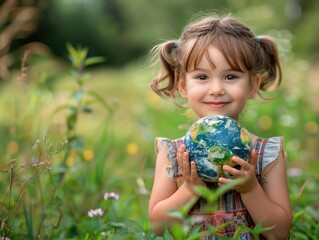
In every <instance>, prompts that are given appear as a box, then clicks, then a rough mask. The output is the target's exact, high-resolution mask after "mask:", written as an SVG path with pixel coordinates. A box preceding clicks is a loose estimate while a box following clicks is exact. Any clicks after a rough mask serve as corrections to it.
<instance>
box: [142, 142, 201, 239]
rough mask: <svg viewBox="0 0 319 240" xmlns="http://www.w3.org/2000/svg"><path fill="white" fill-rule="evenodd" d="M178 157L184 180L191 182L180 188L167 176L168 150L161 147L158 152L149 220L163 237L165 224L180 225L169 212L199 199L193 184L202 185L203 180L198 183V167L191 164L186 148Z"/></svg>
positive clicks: (155, 230)
mask: <svg viewBox="0 0 319 240" xmlns="http://www.w3.org/2000/svg"><path fill="white" fill-rule="evenodd" d="M177 155H178V156H177V158H178V159H179V160H180V161H178V162H179V166H181V165H182V169H183V175H184V178H185V177H186V179H190V181H185V182H184V184H183V185H182V186H181V187H180V188H177V185H176V183H175V182H173V181H172V180H171V179H169V177H168V176H167V172H166V168H167V166H169V165H170V162H169V160H168V159H167V150H166V149H165V148H164V147H160V148H159V150H158V154H157V159H156V166H155V176H154V183H153V189H152V193H151V198H150V202H149V209H148V214H149V219H150V221H151V224H152V227H153V230H154V232H155V233H156V234H157V235H162V233H163V227H164V226H165V224H167V223H172V222H174V223H178V220H177V219H176V218H174V217H172V216H169V215H168V214H167V212H168V211H170V210H176V209H178V208H179V207H181V206H184V205H185V204H187V203H189V202H190V201H191V200H192V199H196V198H198V196H197V195H196V194H195V192H194V191H193V190H192V184H193V183H197V182H199V183H201V180H200V181H198V179H199V177H198V175H197V171H196V166H195V164H189V161H188V155H187V153H186V152H185V148H184V146H183V147H182V148H181V149H180V150H179V151H178V154H177ZM180 164H181V165H180ZM192 182H193V183H192Z"/></svg>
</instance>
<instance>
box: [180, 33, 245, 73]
mask: <svg viewBox="0 0 319 240" xmlns="http://www.w3.org/2000/svg"><path fill="white" fill-rule="evenodd" d="M184 46H185V48H184V52H182V53H181V62H182V65H183V66H184V69H185V70H186V72H188V71H190V70H192V69H195V68H197V67H198V65H199V64H200V62H201V61H202V60H203V59H204V58H206V59H207V60H208V62H209V64H210V65H211V67H212V68H215V66H216V65H215V63H214V61H215V60H214V59H215V56H214V53H216V51H217V52H218V53H220V56H222V57H223V58H224V59H225V60H226V62H227V63H228V65H229V66H230V68H232V69H234V70H239V71H247V69H250V66H248V65H249V63H248V62H250V61H248V62H247V56H248V54H247V53H245V52H244V51H243V50H242V49H240V44H238V42H234V41H233V42H232V44H230V42H229V40H226V41H223V39H219V38H216V39H211V40H210V41H208V39H197V40H191V41H189V42H187V43H185V45H184ZM212 49H214V50H215V51H212Z"/></svg>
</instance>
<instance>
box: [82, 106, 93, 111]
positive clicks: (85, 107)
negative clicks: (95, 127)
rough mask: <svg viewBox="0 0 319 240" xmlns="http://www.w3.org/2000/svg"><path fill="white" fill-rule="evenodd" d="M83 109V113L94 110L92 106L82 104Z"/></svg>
mask: <svg viewBox="0 0 319 240" xmlns="http://www.w3.org/2000/svg"><path fill="white" fill-rule="evenodd" d="M81 111H82V112H83V113H92V112H93V110H92V108H90V107H88V106H82V107H81Z"/></svg>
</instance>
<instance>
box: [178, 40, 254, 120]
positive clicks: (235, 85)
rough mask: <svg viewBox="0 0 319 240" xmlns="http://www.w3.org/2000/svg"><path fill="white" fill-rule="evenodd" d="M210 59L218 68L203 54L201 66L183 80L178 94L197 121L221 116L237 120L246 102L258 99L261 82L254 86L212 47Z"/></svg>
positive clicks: (247, 77)
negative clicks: (207, 117) (209, 116)
mask: <svg viewBox="0 0 319 240" xmlns="http://www.w3.org/2000/svg"><path fill="white" fill-rule="evenodd" d="M209 55H210V59H211V60H212V61H213V63H214V65H215V68H213V67H212V64H210V62H209V60H208V59H207V57H206V56H205V54H204V55H203V58H202V60H201V61H200V63H199V64H198V66H197V67H196V68H195V69H192V70H190V71H189V72H186V74H185V75H184V78H183V79H180V82H179V86H178V89H179V92H180V94H181V96H182V97H183V98H186V99H188V104H189V106H190V108H191V109H192V111H193V112H194V113H195V114H196V115H197V116H198V117H204V116H208V115H213V114H220V115H225V116H228V117H232V118H234V119H236V120H238V118H239V115H240V113H241V111H242V110H243V108H244V107H245V104H246V100H247V99H248V98H254V97H255V94H256V90H255V89H258V86H259V80H258V79H259V78H256V79H254V80H255V81H252V82H253V83H254V84H255V86H251V85H250V81H249V73H248V72H241V71H238V70H233V69H231V67H230V66H229V64H228V63H227V61H226V59H225V57H224V56H223V55H222V53H221V52H220V51H219V50H218V49H217V48H215V47H214V46H211V47H210V48H209Z"/></svg>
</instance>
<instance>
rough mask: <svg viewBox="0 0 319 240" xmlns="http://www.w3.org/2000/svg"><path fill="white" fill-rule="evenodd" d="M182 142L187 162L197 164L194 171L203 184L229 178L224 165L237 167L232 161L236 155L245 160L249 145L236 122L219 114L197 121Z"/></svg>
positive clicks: (249, 140)
mask: <svg viewBox="0 0 319 240" xmlns="http://www.w3.org/2000/svg"><path fill="white" fill-rule="evenodd" d="M184 143H185V145H186V149H187V151H188V153H189V160H190V161H195V162H196V166H197V172H198V174H199V176H200V177H201V178H202V179H203V180H204V181H206V182H218V179H219V177H222V176H224V177H228V178H231V177H232V176H230V175H229V174H227V173H226V172H224V171H223V170H222V167H223V165H224V164H227V165H229V166H232V167H235V168H236V167H238V166H235V164H234V162H233V161H231V157H232V156H235V155H236V156H239V157H240V158H242V159H244V160H246V161H248V160H249V155H250V150H251V145H252V142H251V138H250V134H249V132H248V131H247V130H246V129H245V128H244V127H243V126H242V125H241V124H240V123H239V122H238V121H236V120H234V119H232V118H230V117H226V116H222V115H211V116H207V117H203V118H200V119H199V120H197V121H196V122H195V123H194V124H192V126H191V127H190V128H189V129H188V131H187V132H186V135H185V138H184Z"/></svg>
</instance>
